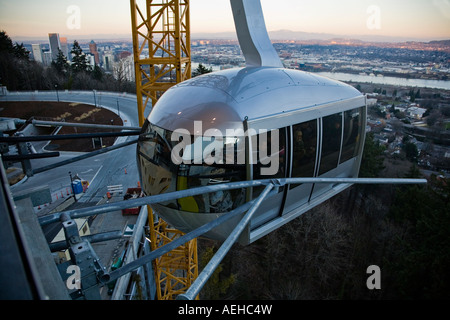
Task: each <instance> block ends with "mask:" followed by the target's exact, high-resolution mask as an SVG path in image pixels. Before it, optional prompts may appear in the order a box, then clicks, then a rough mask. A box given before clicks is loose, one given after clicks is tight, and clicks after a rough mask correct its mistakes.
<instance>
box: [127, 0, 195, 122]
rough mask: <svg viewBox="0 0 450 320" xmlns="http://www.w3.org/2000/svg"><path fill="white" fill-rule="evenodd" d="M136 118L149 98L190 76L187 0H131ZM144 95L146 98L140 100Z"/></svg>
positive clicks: (154, 99) (154, 97) (156, 97)
mask: <svg viewBox="0 0 450 320" xmlns="http://www.w3.org/2000/svg"><path fill="white" fill-rule="evenodd" d="M130 2H131V23H132V34H133V49H134V50H133V51H134V63H135V71H136V84H137V99H138V110H139V117H140V118H139V121H140V122H141V125H142V124H143V123H144V120H145V119H144V118H143V114H144V110H145V108H146V106H147V105H148V103H149V101H150V100H151V102H152V104H155V103H156V101H157V100H158V98H159V97H160V96H161V94H162V93H164V91H166V90H167V89H169V88H170V87H171V86H173V85H175V84H177V83H179V82H181V81H184V80H187V79H189V78H190V77H191V37H190V21H189V0H142V3H138V2H139V1H138V0H130ZM143 99H145V101H142V100H143Z"/></svg>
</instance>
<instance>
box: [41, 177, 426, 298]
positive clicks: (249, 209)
mask: <svg viewBox="0 0 450 320" xmlns="http://www.w3.org/2000/svg"><path fill="white" fill-rule="evenodd" d="M302 183H320V184H426V183H427V180H426V179H390V178H387V179H384V178H284V179H265V180H253V181H241V182H230V183H223V184H218V185H210V186H204V187H198V188H193V189H188V190H182V191H175V192H171V193H166V194H160V195H154V196H148V197H142V198H136V199H129V200H124V201H119V202H114V203H108V204H104V205H99V206H95V207H90V208H81V209H75V210H68V211H64V212H58V213H54V214H51V215H47V216H43V217H40V218H39V223H40V224H41V225H47V224H50V223H54V222H58V221H62V220H63V219H67V218H68V217H70V218H71V219H75V218H81V217H87V216H93V215H97V214H104V213H108V212H113V211H117V210H122V209H128V208H132V207H137V206H143V205H151V204H156V203H160V202H165V201H169V200H175V199H180V198H185V197H192V196H196V195H201V194H205V193H212V192H217V191H226V190H233V189H241V188H250V187H258V186H264V187H265V189H264V191H263V192H262V193H261V194H260V195H259V196H258V198H256V199H254V200H252V201H250V202H248V203H245V204H243V205H242V206H240V207H238V208H236V209H234V210H233V211H230V212H228V213H224V214H223V215H222V216H220V217H218V218H217V219H215V220H213V221H211V222H209V223H207V224H205V225H203V226H201V227H199V228H197V229H195V230H193V231H191V232H189V233H186V234H185V235H183V236H182V237H180V238H178V239H176V240H175V241H172V242H171V243H170V244H168V245H165V246H163V247H161V248H158V249H157V250H154V251H152V252H150V253H149V254H147V255H144V256H142V257H140V258H137V259H136V260H134V261H132V262H131V263H129V264H126V265H124V266H122V267H121V268H119V269H117V270H114V271H112V272H111V273H110V274H109V275H108V281H107V282H104V283H100V284H99V285H105V284H107V283H109V282H112V281H115V280H117V279H119V278H120V277H122V276H124V275H126V274H128V273H129V272H132V271H134V270H136V269H138V268H139V267H141V266H144V265H146V264H148V263H150V262H151V261H153V260H154V259H157V258H159V257H161V256H162V255H164V254H165V253H168V252H170V251H171V250H173V249H175V248H177V247H179V246H181V245H183V244H184V243H186V242H188V241H190V240H192V239H194V238H197V237H199V236H201V235H203V234H205V233H206V232H208V231H210V230H212V229H214V228H216V227H218V226H219V225H221V224H223V223H225V222H227V221H229V220H230V219H232V218H234V217H236V216H238V215H241V214H244V213H245V215H244V216H243V218H242V219H241V220H240V222H239V223H238V224H237V225H236V227H235V228H234V230H233V231H232V232H231V233H230V235H229V236H228V238H227V239H226V240H225V241H224V242H223V244H222V245H221V247H220V248H219V250H218V251H217V252H216V254H215V255H214V256H213V257H212V259H211V260H210V261H209V263H208V264H207V265H206V266H205V268H204V269H203V270H202V272H201V273H200V275H199V276H198V277H197V279H196V281H195V282H194V283H193V284H192V285H191V287H190V288H189V290H188V291H187V292H186V293H185V294H181V295H179V296H178V299H184V300H191V299H195V297H196V296H197V295H198V294H199V292H200V290H201V289H202V288H203V286H204V285H205V283H206V282H207V281H208V279H209V278H210V276H211V275H212V273H213V272H214V270H215V269H216V268H217V266H218V265H219V264H220V262H221V261H222V259H223V258H224V257H225V255H226V254H227V253H228V251H229V250H230V248H231V247H232V245H233V244H234V243H235V242H236V240H237V239H238V238H239V236H240V234H241V233H242V232H243V230H244V229H245V227H246V226H247V225H248V223H249V222H250V221H251V219H252V217H253V215H254V213H255V212H256V210H257V209H258V207H259V206H260V204H261V203H262V202H263V201H264V200H265V199H266V197H267V196H268V195H270V192H271V191H272V190H273V189H274V188H277V187H281V186H284V185H288V184H302Z"/></svg>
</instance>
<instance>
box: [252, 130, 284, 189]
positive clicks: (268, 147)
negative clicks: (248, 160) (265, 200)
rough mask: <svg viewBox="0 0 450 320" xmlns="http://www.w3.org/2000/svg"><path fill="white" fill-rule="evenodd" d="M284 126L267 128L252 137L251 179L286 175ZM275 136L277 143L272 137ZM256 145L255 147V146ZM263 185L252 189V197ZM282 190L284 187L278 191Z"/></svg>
mask: <svg viewBox="0 0 450 320" xmlns="http://www.w3.org/2000/svg"><path fill="white" fill-rule="evenodd" d="M286 130H287V129H286V128H281V129H276V130H268V131H267V132H266V133H264V134H258V135H257V136H253V137H252V144H253V150H254V151H253V163H255V162H256V164H254V165H253V180H260V179H278V178H285V177H286V171H287V168H286V165H287V164H286V145H287V143H286V142H287V141H286V139H287V136H286ZM275 138H277V139H278V141H277V143H273V141H272V139H275ZM256 146H257V148H256ZM263 190H264V187H256V188H254V189H253V198H256V197H257V196H258V195H259V194H261V192H262V191H263ZM282 191H284V187H281V188H279V189H278V192H282Z"/></svg>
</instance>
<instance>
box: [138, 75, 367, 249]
mask: <svg viewBox="0 0 450 320" xmlns="http://www.w3.org/2000/svg"><path fill="white" fill-rule="evenodd" d="M366 113H367V110H366V98H365V96H364V95H362V94H361V93H360V92H359V91H358V90H356V89H355V88H353V87H351V86H349V85H347V84H344V83H341V82H338V81H334V80H330V79H328V78H324V77H320V76H317V75H314V74H310V73H306V72H302V71H297V70H290V69H284V68H275V67H246V68H240V69H231V70H225V71H220V72H214V73H210V74H206V75H203V76H199V77H196V78H193V79H190V80H188V81H185V82H183V83H180V84H178V85H176V86H174V87H172V88H171V89H169V90H168V91H167V92H166V93H165V94H164V95H163V96H162V97H161V98H160V100H159V101H158V102H157V103H156V105H155V106H154V108H153V110H152V111H151V113H150V115H149V116H148V119H147V120H146V123H145V124H144V126H143V132H142V134H141V136H140V141H139V143H138V148H137V157H138V167H139V173H140V178H141V185H142V188H143V191H144V192H145V193H146V194H147V195H156V194H160V193H164V192H173V191H177V190H184V189H188V188H195V187H198V186H207V185H212V184H217V183H225V182H233V181H245V180H258V179H268V178H270V179H277V178H290V177H292V178H297V177H338V178H356V177H358V172H359V168H360V163H361V157H362V151H363V146H364V140H365V127H366ZM348 187H349V185H348V184H336V185H333V184H312V183H304V184H300V185H298V184H297V185H286V186H283V187H280V188H278V189H277V190H275V191H272V193H271V194H270V195H269V196H268V197H267V198H266V199H265V201H264V202H263V203H262V204H261V206H260V207H259V208H258V210H257V212H256V213H255V215H254V216H253V218H252V220H251V222H250V223H249V224H248V226H247V227H246V229H245V231H244V232H243V233H242V234H241V236H240V239H239V242H240V243H241V244H244V245H245V244H249V243H252V242H253V241H255V240H257V239H259V238H261V237H263V236H264V235H266V234H268V233H270V232H271V231H273V230H275V229H277V228H279V227H281V226H282V225H284V224H285V223H287V222H289V221H291V220H292V219H294V218H296V217H298V216H300V215H301V214H303V213H304V212H306V211H308V210H310V209H311V208H313V207H314V206H316V205H318V204H320V203H322V202H323V201H325V200H327V199H329V198H331V197H333V196H334V195H336V194H337V193H339V192H341V191H343V190H344V189H346V188H348ZM262 190H263V188H261V187H255V188H247V189H242V190H232V191H220V192H215V193H209V194H203V195H200V196H194V197H189V198H183V199H178V200H174V201H169V202H167V203H160V204H157V205H152V207H153V209H154V210H155V211H156V213H157V214H158V215H160V216H161V217H162V218H163V219H164V220H165V221H167V222H168V223H169V224H170V225H172V226H173V227H175V228H177V229H179V230H181V231H183V232H189V231H191V230H193V229H196V228H198V227H199V226H201V225H204V224H205V223H207V222H210V221H212V220H214V219H216V218H217V217H219V216H220V215H222V214H224V213H226V212H229V211H231V210H233V209H235V208H237V207H238V206H240V205H242V204H243V203H245V202H247V201H250V200H251V199H254V198H256V197H257V196H258V195H259V194H260V193H261V192H262ZM241 218H242V217H237V218H235V219H233V220H230V221H228V222H227V223H225V224H222V225H220V226H219V227H217V228H215V229H213V230H211V231H209V232H208V233H206V234H205V236H206V237H209V238H212V239H216V240H224V239H226V238H227V236H228V235H229V234H230V232H231V231H232V230H233V228H234V227H235V225H236V224H237V223H238V222H239V220H240V219H241Z"/></svg>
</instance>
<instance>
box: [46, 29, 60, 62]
mask: <svg viewBox="0 0 450 320" xmlns="http://www.w3.org/2000/svg"><path fill="white" fill-rule="evenodd" d="M48 40H49V42H50V52H51V53H52V60H56V58H57V57H58V49H59V50H61V42H60V40H59V33H49V34H48Z"/></svg>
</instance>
